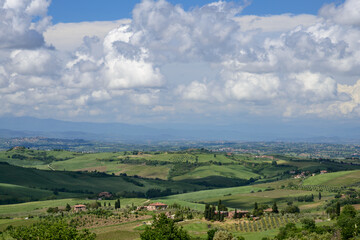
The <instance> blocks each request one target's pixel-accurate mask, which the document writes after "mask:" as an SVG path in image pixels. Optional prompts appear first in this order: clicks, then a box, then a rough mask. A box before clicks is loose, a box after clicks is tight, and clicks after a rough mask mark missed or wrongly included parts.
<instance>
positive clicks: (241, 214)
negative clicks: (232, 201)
mask: <svg viewBox="0 0 360 240" xmlns="http://www.w3.org/2000/svg"><path fill="white" fill-rule="evenodd" d="M249 213H250V212H249V211H242V210H240V211H236V215H237V216H236V218H242V217H246V216H248V215H249ZM234 215H235V211H230V212H229V213H228V216H227V217H228V218H234Z"/></svg>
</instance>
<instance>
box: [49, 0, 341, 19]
mask: <svg viewBox="0 0 360 240" xmlns="http://www.w3.org/2000/svg"><path fill="white" fill-rule="evenodd" d="M139 2H140V0H129V1H125V0H120V1H119V0H101V1H100V0H91V1H88V0H75V1H73V0H53V1H52V3H51V5H50V8H49V15H51V16H52V17H53V22H54V23H59V22H81V21H112V20H118V19H121V18H131V12H132V10H133V8H134V6H135V4H137V3H139ZM169 2H171V3H173V4H181V5H182V6H183V7H184V8H185V9H189V8H192V7H195V6H202V5H204V4H207V3H210V2H213V1H211V0H196V1H194V0H171V1H169ZM234 2H236V3H242V2H243V1H234ZM342 2H343V0H253V1H252V2H251V3H250V5H249V6H248V7H247V8H245V9H244V11H243V12H242V14H243V15H246V14H250V15H275V14H284V13H292V14H314V15H316V14H317V12H318V10H319V9H320V8H321V7H322V6H323V5H324V4H328V3H337V4H339V3H342Z"/></svg>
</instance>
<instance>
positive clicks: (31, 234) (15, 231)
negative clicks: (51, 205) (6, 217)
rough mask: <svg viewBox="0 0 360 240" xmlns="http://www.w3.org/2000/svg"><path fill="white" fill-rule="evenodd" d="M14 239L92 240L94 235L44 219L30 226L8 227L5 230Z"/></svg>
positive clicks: (65, 223) (58, 221)
mask: <svg viewBox="0 0 360 240" xmlns="http://www.w3.org/2000/svg"><path fill="white" fill-rule="evenodd" d="M6 232H7V233H9V235H10V236H11V237H12V238H14V239H37V240H48V239H52V240H63V239H77V240H94V239H95V237H96V235H95V234H94V233H90V232H89V230H87V229H85V230H82V231H79V230H77V229H76V226H71V225H70V224H68V223H67V222H66V221H65V220H63V219H45V220H42V221H41V222H38V223H35V224H33V225H31V226H26V227H25V226H20V227H16V228H15V227H8V228H7V230H6Z"/></svg>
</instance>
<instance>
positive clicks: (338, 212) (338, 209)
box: [336, 202, 340, 216]
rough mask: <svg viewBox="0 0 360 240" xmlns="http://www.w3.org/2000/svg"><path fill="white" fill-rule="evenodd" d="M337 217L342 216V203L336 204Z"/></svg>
mask: <svg viewBox="0 0 360 240" xmlns="http://www.w3.org/2000/svg"><path fill="white" fill-rule="evenodd" d="M336 215H337V216H340V203H339V202H337V203H336Z"/></svg>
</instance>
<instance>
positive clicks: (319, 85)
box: [0, 0, 360, 122]
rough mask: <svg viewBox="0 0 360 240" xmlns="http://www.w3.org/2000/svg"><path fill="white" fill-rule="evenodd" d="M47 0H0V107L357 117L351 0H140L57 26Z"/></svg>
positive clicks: (50, 113)
mask: <svg viewBox="0 0 360 240" xmlns="http://www.w3.org/2000/svg"><path fill="white" fill-rule="evenodd" d="M49 4H50V1H47V0H23V1H17V0H0V20H1V21H0V101H1V103H2V104H1V106H0V115H5V114H11V115H30V116H37V117H51V118H61V119H73V120H74V119H75V120H89V118H91V119H92V120H96V121H125V122H154V121H166V120H174V119H183V121H189V120H186V119H184V116H189V115H194V114H195V115H199V116H203V117H211V116H213V117H216V118H217V119H218V118H219V116H220V115H222V114H225V115H229V114H230V115H234V116H236V115H240V114H242V113H250V114H256V115H261V116H273V115H282V116H284V117H299V116H309V115H311V116H318V117H329V116H337V117H340V118H347V117H356V118H358V117H360V115H359V114H360V108H359V104H360V96H359V92H360V87H359V85H360V77H359V76H360V42H359V39H360V18H359V16H360V5H359V3H358V1H356V0H347V1H345V3H344V4H342V5H334V4H331V5H326V6H324V7H323V8H322V9H320V11H319V15H318V16H311V15H298V16H293V15H280V16H267V17H257V16H242V15H241V11H242V9H243V6H241V5H238V4H235V3H229V2H224V1H219V2H214V3H211V4H208V5H204V6H202V7H199V8H194V9H191V10H189V11H185V10H184V9H183V8H182V7H181V6H180V5H172V4H170V3H168V2H166V1H165V0H159V1H154V0H143V1H142V2H141V3H140V4H138V5H136V7H135V8H134V10H133V18H132V19H131V20H119V21H117V22H112V23H106V22H105V23H98V22H97V23H79V24H75V23H74V24H67V25H61V24H60V25H56V26H52V25H51V21H50V20H51V17H49V16H47V8H48V6H49ZM115 25H117V26H116V27H114V26H115ZM91 26H94V27H95V26H96V27H99V28H100V29H106V31H108V30H109V29H111V28H113V29H111V30H110V31H108V32H107V33H105V32H104V31H99V32H97V33H96V32H93V31H91ZM45 31H46V33H45ZM44 35H45V36H46V38H44ZM62 38H64V41H62ZM80 38H82V41H81V43H80V41H79V39H80ZM45 39H46V41H45ZM66 39H70V40H71V41H70V40H69V41H66ZM61 43H63V44H62V45H61ZM74 49H75V50H74Z"/></svg>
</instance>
